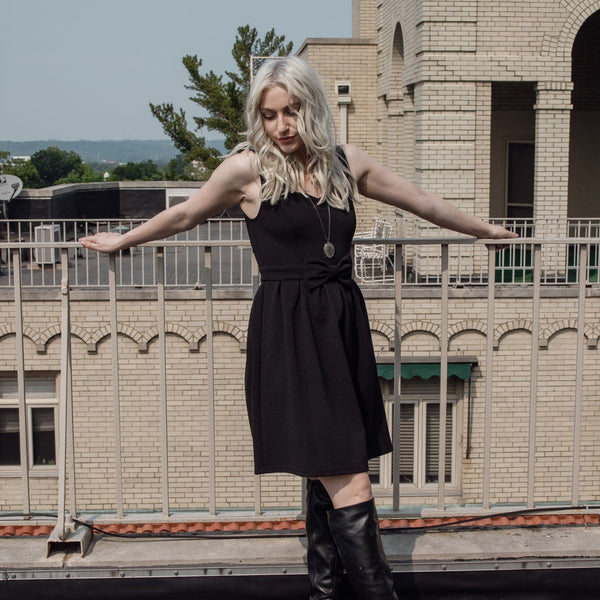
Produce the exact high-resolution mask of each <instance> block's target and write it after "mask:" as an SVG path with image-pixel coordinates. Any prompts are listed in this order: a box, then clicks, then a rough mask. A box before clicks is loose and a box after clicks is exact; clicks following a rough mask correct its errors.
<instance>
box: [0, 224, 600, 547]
mask: <svg viewBox="0 0 600 600" xmlns="http://www.w3.org/2000/svg"><path fill="white" fill-rule="evenodd" d="M107 226H108V224H107ZM208 237H210V236H208ZM376 241H377V240H371V241H369V240H362V241H361V243H364V244H367V243H375V242H376ZM386 243H388V244H391V245H392V247H393V248H394V254H393V264H394V269H395V273H394V275H395V277H394V287H393V294H392V295H393V299H394V300H393V302H394V310H393V315H394V317H393V322H391V323H390V324H389V325H390V328H391V329H392V330H393V336H392V338H393V339H392V340H391V346H392V348H393V365H394V373H395V374H396V375H395V379H394V393H393V400H392V402H393V406H394V414H396V415H400V414H401V410H400V408H401V386H402V384H401V377H400V376H399V374H400V373H401V370H402V364H403V360H404V357H403V354H402V351H401V345H402V337H403V333H402V332H403V326H404V322H403V304H404V302H405V299H404V295H405V290H406V289H407V287H409V286H408V284H407V283H405V279H406V278H405V272H404V266H403V260H402V256H403V249H404V248H405V247H406V246H408V245H411V246H415V247H417V246H418V247H426V248H428V249H429V250H431V249H432V248H436V249H437V252H438V255H439V259H440V260H439V264H438V270H439V275H438V279H437V284H438V285H439V291H438V292H437V293H436V294H435V295H434V296H432V297H433V298H436V299H437V300H436V301H437V302H439V324H438V325H439V348H440V354H439V362H440V373H441V374H447V373H448V365H449V346H450V335H451V333H450V308H449V306H450V291H451V290H452V288H453V287H454V282H453V277H454V276H455V275H453V273H452V272H451V269H450V263H451V257H452V256H461V255H464V254H468V253H470V252H471V251H472V250H475V251H476V252H474V253H473V254H481V255H483V256H485V257H486V261H485V262H486V269H485V272H484V273H483V274H482V279H481V281H482V282H494V281H497V279H496V273H497V270H498V260H497V256H498V253H497V248H496V244H497V242H493V241H491V242H489V243H486V241H481V242H475V241H474V240H466V239H464V238H458V239H457V238H442V239H439V238H438V239H420V240H399V239H390V240H386ZM522 243H523V242H522V241H521V240H508V241H503V242H502V244H503V245H506V246H507V247H508V249H511V248H514V247H517V246H519V245H520V244H522ZM526 243H527V244H528V245H530V246H531V249H532V256H531V271H532V275H531V282H530V283H531V289H530V295H529V296H528V297H530V298H531V314H530V315H529V316H528V317H527V318H528V320H529V321H530V323H531V344H530V348H529V350H528V352H530V356H531V380H530V389H529V434H528V441H527V450H526V451H527V456H528V458H527V460H528V471H527V473H528V475H527V476H528V483H527V495H526V498H525V499H524V502H523V504H524V505H525V506H527V507H529V508H534V507H535V506H536V505H537V503H536V480H535V477H536V452H537V451H538V450H539V449H538V448H536V427H537V425H538V421H537V408H538V406H539V400H540V399H539V398H538V391H537V382H538V363H539V352H538V349H539V339H540V326H541V325H540V299H541V295H542V292H541V290H542V281H543V275H542V255H543V251H544V247H545V246H547V245H559V246H562V247H563V248H566V247H567V246H569V245H570V244H574V245H575V247H576V249H577V251H576V260H577V277H576V280H575V283H572V285H574V286H575V291H576V293H575V294H572V295H571V297H572V301H573V302H574V305H575V306H576V312H577V319H576V320H575V322H574V323H573V324H572V325H571V326H572V327H573V328H574V329H575V330H576V349H575V352H576V356H575V364H576V366H575V373H573V377H574V380H575V382H576V385H575V396H574V399H573V409H572V414H571V418H572V422H573V425H572V435H571V438H570V441H569V444H568V445H569V447H570V448H572V475H571V478H570V479H569V480H568V481H565V482H564V486H563V487H562V488H561V493H560V494H557V496H556V498H555V499H554V500H553V499H550V500H549V502H550V503H553V502H555V503H557V504H564V500H565V496H568V497H569V499H570V500H569V501H570V503H571V504H572V505H574V506H576V505H579V504H580V503H581V501H582V493H581V491H580V478H581V472H582V470H581V466H582V465H581V432H582V418H583V416H582V415H583V414H582V397H583V393H584V385H585V375H584V364H583V363H584V361H583V353H584V348H585V336H586V327H587V326H588V324H587V323H586V310H588V308H587V306H586V299H587V298H588V285H589V264H590V259H589V249H590V248H591V247H592V246H595V245H596V244H597V240H596V239H595V238H573V239H571V238H562V239H554V240H550V241H548V240H540V239H535V238H530V239H528V240H527V242H526ZM26 248H27V249H30V250H33V251H34V252H35V251H36V250H50V251H52V252H57V253H59V257H58V258H59V260H60V263H61V264H67V263H69V262H70V261H72V260H73V258H72V256H73V253H77V252H79V251H80V248H79V244H78V243H77V242H39V241H38V242H35V241H34V242H30V241H27V242H21V241H19V242H16V241H15V242H13V241H10V242H4V243H0V249H1V250H2V251H4V252H5V255H6V256H7V257H8V262H9V265H8V266H9V268H10V271H11V272H12V277H11V278H10V286H11V288H12V291H13V299H12V303H13V304H14V311H13V315H14V322H15V328H14V331H15V333H16V340H17V344H16V357H15V362H16V364H17V378H18V389H19V409H20V411H21V414H23V415H24V414H25V392H24V390H25V383H24V382H25V371H26V369H25V351H24V345H23V339H24V327H26V322H25V317H24V312H23V288H24V287H26V285H32V283H31V282H28V283H24V281H23V278H22V273H23V264H22V261H23V250H24V249H26ZM163 249H164V251H163ZM223 249H227V250H229V249H232V251H233V254H231V255H230V256H238V254H237V252H238V251H240V250H241V251H242V252H241V254H239V256H244V253H249V252H250V248H249V243H248V242H247V241H240V240H233V241H232V240H221V241H212V240H207V239H186V240H181V239H175V240H170V241H169V240H167V241H161V242H154V243H150V244H146V245H144V246H143V247H142V248H140V249H139V250H138V251H139V253H140V255H142V256H146V257H149V256H151V257H152V261H153V268H152V273H153V274H154V275H153V277H154V279H153V281H154V284H155V285H156V287H157V295H156V302H157V309H158V315H159V317H158V319H157V323H156V327H157V330H158V347H159V366H158V369H159V371H160V397H161V403H160V411H161V417H160V421H161V432H160V436H161V441H160V448H161V482H160V483H159V485H161V487H162V491H161V495H162V515H163V516H168V515H169V514H170V513H171V510H172V509H171V502H170V497H169V487H168V472H169V460H168V455H169V448H168V444H167V440H166V436H167V427H168V421H169V414H168V411H167V391H166V389H167V386H166V380H167V377H168V373H167V357H166V345H165V336H166V333H167V331H166V327H165V302H166V301H165V288H166V286H167V282H168V278H167V277H166V275H165V274H166V273H167V270H168V266H167V265H168V262H167V256H168V255H169V251H170V250H171V251H174V252H175V256H177V253H176V251H180V252H181V253H182V255H184V256H188V255H190V253H191V254H192V255H193V256H200V257H202V260H201V261H199V262H200V263H201V264H202V265H203V269H204V270H203V273H204V279H203V281H204V283H203V286H204V290H205V293H204V296H203V302H204V303H205V310H204V315H205V317H204V318H205V332H206V340H205V343H206V360H207V363H208V364H207V371H208V374H209V376H208V412H207V415H208V421H207V436H208V438H209V440H208V446H209V466H208V469H209V485H208V490H207V495H208V513H209V515H215V514H216V512H217V508H218V507H217V503H216V485H217V484H216V479H217V473H216V468H217V467H216V453H217V448H216V445H215V440H214V432H215V412H214V407H215V393H216V391H215V385H216V384H215V377H214V370H215V365H214V363H215V351H214V339H213V331H214V325H215V324H214V316H213V314H214V311H213V303H214V296H213V291H214V289H215V287H216V286H218V285H221V280H220V279H217V281H215V278H214V277H213V271H214V268H215V258H214V257H215V255H222V252H221V251H222V250H223ZM504 251H506V250H504ZM121 260H123V258H122V257H121V256H115V255H112V256H109V257H107V258H106V262H105V263H99V266H98V264H97V265H96V267H95V268H96V270H97V272H99V277H98V278H97V279H96V280H95V284H94V285H98V284H99V283H100V282H103V281H106V286H107V288H108V290H109V299H108V302H109V305H110V326H109V327H110V340H111V345H112V353H111V356H112V382H111V385H112V390H113V408H114V415H115V417H114V419H115V422H114V440H113V442H114V447H115V448H117V455H116V458H115V460H116V464H115V489H116V499H115V506H114V508H115V514H116V515H117V517H120V518H121V517H123V514H124V508H123V481H122V476H121V473H122V466H123V460H124V459H123V458H122V457H121V456H120V454H119V450H118V449H120V448H121V447H122V442H123V440H122V439H121V437H120V436H121V427H120V425H119V416H118V415H119V414H120V402H121V398H120V395H119V394H120V392H119V390H120V387H119V377H120V363H119V352H118V335H119V323H118V318H117V290H118V288H119V286H129V285H133V284H131V283H130V282H129V280H127V281H126V283H122V282H121V279H120V278H119V274H118V273H119V268H120V261H121ZM248 260H250V259H248ZM250 263H251V264H252V261H250ZM249 270H250V273H249V275H250V278H251V279H250V281H251V284H253V285H254V287H256V284H257V279H258V277H257V276H258V273H257V269H256V266H254V267H252V266H251V267H250V269H249ZM75 272H76V271H75ZM59 285H60V304H61V315H62V316H61V331H62V332H71V320H70V319H71V317H70V311H71V300H70V292H71V290H72V289H73V287H74V286H78V285H83V286H86V285H90V284H89V282H88V280H84V283H82V280H81V279H77V276H75V278H74V279H73V272H72V271H71V269H61V270H60V279H59ZM504 287H505V286H500V285H487V286H486V288H485V289H486V293H485V295H486V297H485V304H486V307H487V308H486V315H485V316H483V315H482V316H481V319H482V321H483V322H484V323H485V331H487V332H488V333H487V334H486V348H485V356H483V357H482V359H483V360H482V363H483V364H484V365H485V370H484V373H483V379H484V385H485V393H484V398H483V407H482V410H483V432H482V439H481V440H480V442H481V445H482V454H483V458H482V476H481V481H480V495H479V497H478V499H477V504H479V506H480V509H481V510H484V511H487V510H490V509H491V507H492V498H491V470H492V462H493V461H492V438H493V428H494V425H495V421H494V418H495V417H494V410H495V409H494V394H495V391H494V383H493V382H494V376H495V366H494V353H495V344H496V343H497V339H496V334H495V333H494V332H495V331H496V327H497V323H496V302H497V300H498V297H500V295H501V293H502V289H503V288H504ZM594 326H595V325H594ZM71 337H72V336H71V335H62V336H61V352H60V375H61V376H60V384H61V385H60V395H59V423H58V427H57V431H58V432H59V450H58V455H57V464H58V498H57V509H58V525H57V531H58V537H59V539H64V537H65V536H66V535H67V531H68V527H69V519H70V518H71V517H74V516H76V515H77V514H79V513H80V512H81V511H84V510H85V509H86V507H85V506H80V505H79V504H78V502H77V495H76V489H75V485H74V481H75V471H76V469H77V465H76V464H75V463H74V456H75V455H76V448H74V443H75V442H74V433H73V432H74V427H75V424H74V417H73V397H72V382H71V377H72V365H71V356H72V353H71ZM594 379H595V378H594ZM595 384H596V382H595V381H594V382H593V385H595ZM447 393H448V390H447V377H444V376H442V377H441V378H440V393H439V397H440V406H439V423H440V425H439V440H438V444H437V447H438V448H439V455H438V465H439V473H438V484H437V509H438V510H439V511H444V510H446V509H448V508H449V507H451V506H452V505H453V504H454V503H455V501H456V499H455V498H454V497H451V496H449V495H448V492H447V489H446V484H445V467H446V464H447V461H446V452H447V444H446V439H445V436H446V431H447V429H446V422H447V418H448V415H447V412H446V411H447V408H446V407H447ZM21 427H23V425H21ZM599 429H600V428H599ZM21 434H22V439H25V437H26V431H25V430H23V429H22V431H21ZM392 439H393V442H394V450H393V455H392V478H391V479H392V496H391V507H390V508H389V512H390V513H391V514H393V513H398V512H399V511H400V508H401V503H400V498H401V496H402V495H403V494H404V492H403V491H402V489H401V485H400V466H399V465H400V460H399V454H398V453H399V439H400V419H395V420H394V424H393V431H392ZM557 443H558V442H557ZM24 452H25V450H24ZM25 453H26V452H25ZM22 462H23V464H22V470H21V485H22V495H23V512H24V513H26V514H27V513H29V512H30V489H29V484H30V473H29V470H28V465H27V461H25V460H24V461H22ZM565 489H566V490H567V491H566V492H565ZM260 490H261V486H260V477H257V478H256V483H255V487H254V498H253V504H254V511H255V514H257V515H260V514H261V513H262V511H263V503H262V499H261V492H260ZM585 501H586V502H592V503H593V502H598V501H600V496H598V495H597V494H596V495H593V497H590V496H589V494H588V496H587V497H586V498H585ZM456 510H457V511H458V512H461V510H460V509H456ZM465 510H466V509H463V512H464V511H465ZM468 512H472V508H469V509H468Z"/></svg>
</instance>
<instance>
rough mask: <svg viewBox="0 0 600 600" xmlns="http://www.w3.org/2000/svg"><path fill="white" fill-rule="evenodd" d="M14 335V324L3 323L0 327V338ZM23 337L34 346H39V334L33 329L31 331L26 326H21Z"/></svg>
mask: <svg viewBox="0 0 600 600" xmlns="http://www.w3.org/2000/svg"><path fill="white" fill-rule="evenodd" d="M16 333H17V332H16V331H15V325H14V323H3V324H2V325H0V338H3V337H5V336H8V335H16ZM23 337H26V338H28V339H29V340H31V341H32V342H33V343H34V344H35V345H36V346H39V344H40V335H39V333H38V332H37V331H36V330H35V329H32V328H31V327H28V326H27V325H25V326H23Z"/></svg>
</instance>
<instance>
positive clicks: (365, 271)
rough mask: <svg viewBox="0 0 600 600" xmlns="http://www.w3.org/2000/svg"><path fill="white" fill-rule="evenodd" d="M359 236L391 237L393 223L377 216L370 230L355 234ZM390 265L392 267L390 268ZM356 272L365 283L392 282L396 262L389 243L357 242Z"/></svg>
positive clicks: (358, 278) (358, 277)
mask: <svg viewBox="0 0 600 600" xmlns="http://www.w3.org/2000/svg"><path fill="white" fill-rule="evenodd" d="M355 237H357V238H365V239H368V238H374V239H381V240H385V239H390V238H391V237H392V224H391V223H390V222H389V221H386V220H384V219H381V218H379V217H375V218H374V219H373V226H372V228H371V230H370V231H361V232H358V233H356V234H355ZM388 266H389V267H391V268H390V269H388ZM354 273H355V275H356V279H357V280H358V281H360V282H365V283H367V282H368V283H390V282H392V281H393V279H394V263H393V262H392V259H391V256H390V245H389V244H355V245H354Z"/></svg>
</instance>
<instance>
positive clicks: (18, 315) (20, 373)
mask: <svg viewBox="0 0 600 600" xmlns="http://www.w3.org/2000/svg"><path fill="white" fill-rule="evenodd" d="M11 258H12V265H13V273H14V275H13V276H14V297H15V334H16V351H17V395H18V397H19V452H20V457H21V488H22V493H23V513H24V514H26V515H28V514H29V513H30V511H31V505H30V491H29V446H28V444H27V437H28V435H27V431H28V426H27V422H28V421H29V415H28V414H27V402H26V399H25V348H24V344H23V340H24V338H23V290H22V281H21V251H20V250H19V249H17V248H15V249H13V250H12V256H11ZM61 433H62V432H61Z"/></svg>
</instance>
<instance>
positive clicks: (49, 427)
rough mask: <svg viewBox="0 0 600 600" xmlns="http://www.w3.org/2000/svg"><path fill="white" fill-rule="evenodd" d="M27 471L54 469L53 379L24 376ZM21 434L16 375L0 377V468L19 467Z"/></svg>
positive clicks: (54, 387) (54, 389)
mask: <svg viewBox="0 0 600 600" xmlns="http://www.w3.org/2000/svg"><path fill="white" fill-rule="evenodd" d="M25 404H26V411H27V412H26V422H27V454H28V457H29V465H28V467H29V468H35V469H43V468H44V467H49V466H54V465H56V419H57V398H56V376H55V375H48V374H44V375H37V374H27V375H26V376H25ZM21 460H22V457H21V431H20V427H19V399H18V388H17V377H16V375H13V374H10V375H9V376H0V468H10V467H19V466H21Z"/></svg>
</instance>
